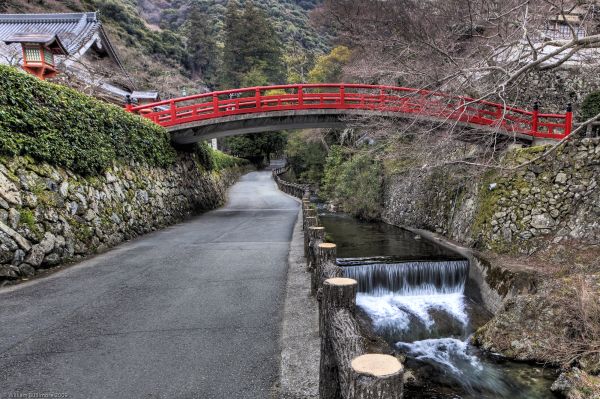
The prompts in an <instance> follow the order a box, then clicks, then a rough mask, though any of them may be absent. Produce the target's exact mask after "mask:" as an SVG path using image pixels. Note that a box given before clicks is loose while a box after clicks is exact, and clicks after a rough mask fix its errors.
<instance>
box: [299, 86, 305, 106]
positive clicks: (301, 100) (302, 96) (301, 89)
mask: <svg viewBox="0 0 600 399" xmlns="http://www.w3.org/2000/svg"><path fill="white" fill-rule="evenodd" d="M298 105H299V106H303V105H304V87H303V86H298Z"/></svg>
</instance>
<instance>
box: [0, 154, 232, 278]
mask: <svg viewBox="0 0 600 399" xmlns="http://www.w3.org/2000/svg"><path fill="white" fill-rule="evenodd" d="M242 171H243V168H241V167H230V168H227V169H223V170H220V171H210V172H209V171H206V170H205V168H204V167H203V166H202V165H201V163H200V162H199V161H198V159H197V155H196V154H187V153H180V154H178V155H177V156H176V159H175V161H174V162H173V163H172V164H170V166H167V167H151V166H146V165H140V164H139V163H137V162H132V163H130V164H125V163H123V162H115V163H113V165H112V167H110V168H108V169H106V171H105V172H103V173H102V174H98V175H93V176H89V175H88V176H82V175H80V174H76V173H74V172H72V171H71V170H68V169H64V168H61V167H57V166H51V165H49V164H47V163H40V162H36V161H34V160H33V159H32V158H30V157H4V158H0V285H2V284H7V283H9V282H10V281H15V280H18V279H21V278H28V277H31V276H33V275H35V274H36V273H37V272H39V271H40V270H43V269H45V268H49V267H52V266H56V265H59V264H62V263H65V262H69V261H75V260H77V259H81V258H83V257H85V256H87V255H90V254H94V253H98V252H102V251H105V250H107V249H108V248H110V247H112V246H115V245H117V244H119V243H121V242H123V241H124V240H128V239H131V238H134V237H136V236H139V235H141V234H144V233H148V232H151V231H154V230H157V229H160V228H162V227H165V226H168V225H170V224H173V223H176V222H179V221H181V220H183V219H184V218H186V217H188V216H190V215H192V214H194V213H197V212H200V211H203V210H207V209H212V208H215V207H217V206H219V205H220V204H222V203H223V201H224V200H225V194H226V189H227V187H228V186H229V185H230V184H232V183H233V182H234V181H235V180H236V178H237V177H238V176H239V175H240V174H241V173H242Z"/></svg>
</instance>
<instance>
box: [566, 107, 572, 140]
mask: <svg viewBox="0 0 600 399" xmlns="http://www.w3.org/2000/svg"><path fill="white" fill-rule="evenodd" d="M572 130H573V105H572V104H571V103H569V104H567V113H566V115H565V136H568V135H570V134H571V131H572Z"/></svg>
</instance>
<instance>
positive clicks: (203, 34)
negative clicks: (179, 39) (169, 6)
mask: <svg viewBox="0 0 600 399" xmlns="http://www.w3.org/2000/svg"><path fill="white" fill-rule="evenodd" d="M212 27H213V23H212V22H211V21H209V20H207V18H206V16H205V15H204V14H203V13H202V11H201V10H200V7H199V5H198V4H194V5H193V6H192V8H191V10H190V14H189V17H188V24H187V27H186V34H187V35H186V36H187V48H188V59H187V64H188V67H189V70H190V72H191V74H192V77H193V78H202V79H203V80H204V81H205V82H206V83H208V84H209V85H211V86H212V85H214V83H216V82H215V80H216V72H217V65H218V54H217V45H216V41H215V39H214V32H213V30H212Z"/></svg>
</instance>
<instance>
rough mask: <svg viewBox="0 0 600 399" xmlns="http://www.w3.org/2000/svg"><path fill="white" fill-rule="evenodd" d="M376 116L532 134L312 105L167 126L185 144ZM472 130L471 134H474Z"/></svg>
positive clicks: (341, 124) (522, 137) (513, 135)
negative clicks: (312, 108) (298, 108)
mask: <svg viewBox="0 0 600 399" xmlns="http://www.w3.org/2000/svg"><path fill="white" fill-rule="evenodd" d="M367 117H376V118H392V119H396V120H402V119H404V120H407V119H416V120H417V121H419V122H421V121H422V122H429V123H439V124H440V127H441V126H442V125H443V126H445V127H446V128H451V127H452V126H460V127H463V128H469V129H471V130H473V131H474V132H475V131H482V132H486V133H487V134H486V136H488V139H489V133H490V132H492V133H497V134H498V135H500V136H502V137H504V138H507V139H508V138H514V139H517V140H519V141H525V142H531V141H532V137H531V136H527V135H523V134H518V133H510V132H507V131H505V130H502V129H498V128H496V127H493V126H489V127H485V126H479V127H478V128H477V129H474V128H473V126H472V125H470V124H467V123H462V122H457V121H449V120H442V119H438V118H433V117H425V116H418V117H415V116H411V115H406V116H399V115H398V114H397V113H382V112H381V111H362V110H337V109H316V110H301V111H297V110H296V111H276V112H263V113H252V114H239V115H231V116H226V117H222V118H214V119H207V120H201V121H195V122H189V123H185V124H181V125H177V126H173V127H170V128H168V130H169V132H171V137H172V140H173V141H174V142H175V143H178V144H189V143H194V142H197V141H200V140H207V139H212V138H220V137H226V136H236V135H240V134H249V133H261V132H273V131H280V130H294V129H311V128H343V127H346V126H349V125H351V124H352V123H356V121H357V119H360V118H367ZM475 135H476V134H474V135H473V136H475Z"/></svg>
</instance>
